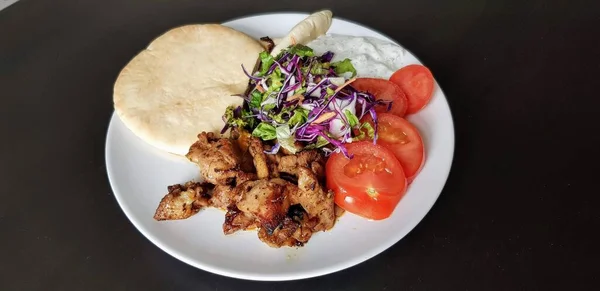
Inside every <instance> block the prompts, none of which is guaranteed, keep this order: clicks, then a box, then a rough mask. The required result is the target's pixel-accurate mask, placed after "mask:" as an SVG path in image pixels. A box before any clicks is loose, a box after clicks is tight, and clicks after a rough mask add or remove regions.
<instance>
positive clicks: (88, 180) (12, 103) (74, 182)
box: [0, 0, 600, 291]
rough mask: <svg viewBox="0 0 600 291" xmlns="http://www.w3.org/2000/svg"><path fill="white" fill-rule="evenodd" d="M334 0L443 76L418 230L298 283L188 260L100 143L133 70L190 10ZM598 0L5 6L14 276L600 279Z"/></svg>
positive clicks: (8, 218) (405, 283) (5, 199)
mask: <svg viewBox="0 0 600 291" xmlns="http://www.w3.org/2000/svg"><path fill="white" fill-rule="evenodd" d="M321 8H330V9H332V10H333V12H334V13H335V15H337V16H340V17H343V18H347V19H351V20H354V21H358V22H360V23H362V24H365V25H367V26H370V27H373V28H375V29H377V30H380V31H382V32H383V33H385V34H388V35H390V36H391V37H393V38H394V39H396V40H397V41H398V42H400V43H401V44H402V45H404V46H405V47H406V48H408V49H409V50H411V51H412V52H413V53H415V54H416V55H417V56H418V57H419V58H421V60H422V61H423V62H424V63H425V64H426V65H428V66H429V67H430V68H431V70H432V71H433V72H434V74H435V76H436V78H437V80H438V82H439V84H440V85H441V87H442V88H443V90H444V91H445V93H446V95H447V98H448V101H449V103H450V106H451V109H452V112H453V115H454V119H455V127H456V152H455V160H454V164H453V167H452V171H451V174H450V177H449V180H448V182H447V184H446V187H445V189H444V191H443V192H442V194H441V196H440V198H439V200H438V201H437V203H436V204H435V206H434V207H433V209H432V210H431V211H430V212H429V214H428V215H427V216H426V217H425V219H424V220H423V221H422V222H421V223H420V224H419V225H418V226H417V227H416V228H415V229H414V230H413V231H412V232H411V233H410V234H409V235H408V236H406V237H405V238H404V239H402V240H401V241H400V242H398V243H397V244H396V245H394V246H393V247H391V248H390V249H388V250H387V251H385V252H383V253H382V254H380V255H378V256H376V257H375V258H373V259H370V260H368V261H366V262H364V263H362V264H359V265H357V266H355V267H352V268H350V269H347V270H344V271H341V272H338V273H335V274H331V275H326V276H322V277H318V278H313V279H306V280H299V281H292V282H278V283H269V282H254V281H244V280H237V279H230V278H226V277H221V276H219V275H214V274H210V273H207V272H205V271H202V270H198V269H195V268H193V267H190V266H188V265H186V264H184V263H182V262H180V261H178V260H176V259H174V258H172V257H171V256H170V255H168V254H166V253H164V252H163V251H161V250H160V249H159V248H158V247H156V246H154V245H153V244H152V243H151V242H150V241H148V240H147V239H146V238H145V237H143V236H142V235H141V234H140V233H139V232H138V231H137V230H136V229H135V228H134V227H133V226H132V224H131V223H130V222H129V221H128V220H127V218H126V217H125V216H124V214H123V212H122V211H121V209H120V208H119V206H118V204H117V202H116V200H115V198H114V196H113V195H112V193H111V188H110V185H109V183H108V180H107V176H106V167H105V163H104V142H105V134H106V130H107V126H108V121H109V117H110V115H111V113H112V85H113V83H114V81H115V78H116V76H117V74H118V72H119V70H120V69H121V68H122V67H123V66H124V65H125V64H126V63H127V61H128V60H129V59H130V58H131V57H133V56H134V55H135V54H136V53H137V52H138V51H139V50H140V49H142V48H143V47H144V46H145V45H146V44H147V43H148V42H149V41H150V40H151V39H152V38H154V37H155V36H157V35H158V34H160V33H162V32H164V31H166V30H168V29H169V28H172V27H174V26H178V25H181V24H185V23H190V22H222V21H226V20H229V19H232V18H236V17H240V16H244V15H248V14H255V13H263V12H276V11H304V12H311V11H315V10H318V9H321ZM599 40H600V9H599V5H598V1H588V3H583V2H582V1H515V2H514V3H509V2H507V1H467V0H461V1H433V0H427V1H425V0H422V1H401V0H396V1H390V2H389V3H385V2H384V1H361V0H346V1H335V3H334V1H331V0H322V1H315V0H304V1H265V0H255V1H246V2H242V1H229V0H218V1H199V0H189V1H184V0H171V1H167V0H103V1H91V0H90V1H75V0H52V1H42V0H38V1H35V0H21V1H19V2H18V3H16V4H14V5H13V6H11V7H9V8H7V9H6V10H3V11H0V98H1V99H0V113H1V114H0V118H1V120H2V122H1V123H0V136H1V142H0V145H1V150H0V161H1V167H0V181H1V182H2V183H1V185H2V190H1V192H0V193H1V199H0V235H1V236H0V290H219V291H220V290H591V289H595V288H593V287H594V286H595V287H596V288H598V286H599V283H600V281H599V275H598V271H599V267H598V263H597V261H598V259H600V256H599V252H598V248H599V245H600V239H599V238H598V234H597V232H598V230H599V229H600V219H599V218H600V211H598V207H599V206H598V204H599V203H600V198H599V197H600V190H599V189H598V186H597V185H598V181H600V179H599V178H598V174H599V173H600V171H599V166H598V165H599V162H600V159H599V157H600V155H599V148H600V146H599V143H600V122H599V121H598V118H599V116H600V96H599V95H598V90H597V85H596V81H597V80H598V78H599V77H600V49H599V48H600V42H599Z"/></svg>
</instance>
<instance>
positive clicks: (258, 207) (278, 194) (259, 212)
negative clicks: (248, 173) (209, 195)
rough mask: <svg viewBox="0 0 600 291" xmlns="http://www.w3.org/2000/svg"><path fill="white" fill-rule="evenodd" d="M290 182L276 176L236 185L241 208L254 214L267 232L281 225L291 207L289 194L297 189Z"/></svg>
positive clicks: (237, 204)
mask: <svg viewBox="0 0 600 291" xmlns="http://www.w3.org/2000/svg"><path fill="white" fill-rule="evenodd" d="M294 188H295V186H294V185H292V184H290V183H289V182H287V181H285V180H282V179H279V178H274V179H271V180H266V179H263V180H256V181H247V182H244V183H242V184H240V185H239V186H238V187H236V190H237V191H238V194H237V195H238V199H239V200H238V201H237V203H236V206H237V208H238V209H239V210H241V211H243V212H245V213H246V214H250V215H252V216H254V217H255V218H256V219H257V221H258V223H259V224H260V226H261V228H264V229H266V231H267V233H273V231H274V230H275V229H276V228H277V227H279V226H280V225H281V224H282V222H283V219H284V218H285V217H286V214H287V211H288V208H289V207H290V202H289V196H290V195H291V194H292V193H293V192H296V191H295V189H294Z"/></svg>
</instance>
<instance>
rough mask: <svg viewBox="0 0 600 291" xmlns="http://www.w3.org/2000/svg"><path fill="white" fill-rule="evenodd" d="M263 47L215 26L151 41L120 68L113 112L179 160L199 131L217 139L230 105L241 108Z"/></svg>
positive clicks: (180, 30)
mask: <svg viewBox="0 0 600 291" xmlns="http://www.w3.org/2000/svg"><path fill="white" fill-rule="evenodd" d="M263 50H264V48H263V47H262V45H261V44H260V43H259V42H258V41H257V40H255V39H253V38H251V37H250V36H248V35H246V34H244V33H242V32H239V31H237V30H234V29H232V28H229V27H226V26H222V25H219V24H196V25H186V26H182V27H178V28H175V29H172V30H170V31H168V32H166V33H165V34H163V35H161V36H159V37H158V38H156V39H155V40H154V41H152V43H150V45H149V46H148V47H147V48H146V49H145V50H143V51H142V52H140V53H139V54H138V55H137V56H135V57H134V58H133V59H132V60H131V61H130V62H129V63H128V64H127V65H126V66H125V68H123V70H122V71H121V73H120V74H119V77H118V78H117V80H116V82H115V86H114V92H113V101H114V107H115V112H116V113H117V114H118V116H119V118H120V119H121V120H122V121H123V123H125V125H126V126H127V127H128V128H129V129H130V130H131V131H133V132H134V133H135V134H136V135H137V136H138V137H140V138H141V139H142V140H144V141H145V142H147V143H149V144H151V145H153V146H155V147H157V148H159V149H162V150H164V151H167V152H170V153H173V154H176V155H180V156H183V155H185V154H186V153H187V152H188V150H189V147H190V145H192V144H193V143H194V141H196V137H197V135H198V134H199V133H200V132H202V131H207V132H215V133H219V132H220V130H221V129H222V128H223V125H224V122H223V120H222V115H223V113H224V112H225V109H226V108H227V106H229V105H241V104H242V101H243V99H242V98H240V97H236V96H232V95H233V94H240V93H243V92H244V90H245V89H246V86H247V84H248V77H247V76H246V75H245V74H244V73H243V71H242V68H241V65H242V64H243V65H244V66H245V67H246V69H247V70H252V68H253V67H254V65H255V63H256V60H257V58H258V54H259V53H260V52H261V51H263Z"/></svg>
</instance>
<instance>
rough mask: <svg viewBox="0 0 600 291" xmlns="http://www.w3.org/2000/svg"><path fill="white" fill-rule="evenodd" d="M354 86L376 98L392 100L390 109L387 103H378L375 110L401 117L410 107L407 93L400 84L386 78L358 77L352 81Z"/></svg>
mask: <svg viewBox="0 0 600 291" xmlns="http://www.w3.org/2000/svg"><path fill="white" fill-rule="evenodd" d="M352 87H354V88H355V89H356V90H358V91H364V92H369V93H371V94H373V96H375V99H383V100H386V101H392V108H391V109H390V111H388V110H387V106H386V105H377V106H376V107H375V112H377V113H379V112H388V113H392V114H395V115H398V116H400V117H403V116H404V114H406V109H407V108H408V101H407V99H406V94H404V91H402V89H401V88H400V86H398V85H396V84H394V83H393V82H391V81H389V80H386V79H378V78H357V79H356V80H354V82H352Z"/></svg>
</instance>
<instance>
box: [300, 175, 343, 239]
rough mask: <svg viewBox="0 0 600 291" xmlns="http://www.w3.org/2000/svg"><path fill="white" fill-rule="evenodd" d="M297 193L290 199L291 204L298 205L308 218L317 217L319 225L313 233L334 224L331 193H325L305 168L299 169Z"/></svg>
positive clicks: (333, 207)
mask: <svg viewBox="0 0 600 291" xmlns="http://www.w3.org/2000/svg"><path fill="white" fill-rule="evenodd" d="M297 173H298V191H297V192H295V193H294V194H295V195H292V196H291V197H290V199H291V202H292V204H296V203H299V204H300V205H302V207H303V208H304V210H306V212H307V213H308V215H309V217H311V218H313V217H317V218H318V219H319V223H318V224H317V225H316V226H315V228H314V229H313V230H314V231H321V230H328V229H330V228H332V227H333V224H334V223H335V203H334V201H333V193H332V192H331V191H329V192H328V191H325V189H324V188H323V187H322V186H321V185H320V184H319V181H318V180H317V176H316V175H315V173H313V172H312V171H311V170H310V169H309V168H307V167H299V168H298V170H297Z"/></svg>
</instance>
